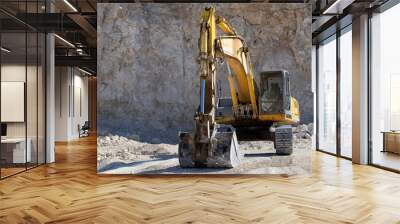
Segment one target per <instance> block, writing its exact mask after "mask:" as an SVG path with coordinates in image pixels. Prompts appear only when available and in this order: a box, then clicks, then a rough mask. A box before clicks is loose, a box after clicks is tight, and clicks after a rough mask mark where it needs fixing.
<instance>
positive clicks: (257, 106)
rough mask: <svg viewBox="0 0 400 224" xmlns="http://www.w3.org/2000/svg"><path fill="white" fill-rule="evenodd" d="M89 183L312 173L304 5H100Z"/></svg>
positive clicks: (306, 7) (308, 36)
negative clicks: (99, 176) (93, 179)
mask: <svg viewBox="0 0 400 224" xmlns="http://www.w3.org/2000/svg"><path fill="white" fill-rule="evenodd" d="M97 24H98V27H97V30H98V51H97V52H98V93H97V97H98V99H97V100H98V140H97V144H98V146H97V153H98V172H99V173H105V174H188V173H189V174H194V173H198V174H288V175H292V174H297V173H306V172H310V170H311V158H310V156H311V145H312V140H311V139H312V134H313V124H312V122H313V111H314V109H313V105H314V102H313V98H314V97H313V92H312V91H311V88H312V87H311V32H310V30H311V5H310V4H289V3H284V4H282V3H248V4H238V3H237V4H226V3H225V4H203V3H201V4H200V3H192V4H156V3H100V4H98V21H97Z"/></svg>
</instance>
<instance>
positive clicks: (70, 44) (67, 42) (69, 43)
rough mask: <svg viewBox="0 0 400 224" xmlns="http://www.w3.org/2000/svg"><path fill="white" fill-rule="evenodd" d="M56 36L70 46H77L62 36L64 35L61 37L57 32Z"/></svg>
mask: <svg viewBox="0 0 400 224" xmlns="http://www.w3.org/2000/svg"><path fill="white" fill-rule="evenodd" d="M54 36H55V37H57V38H58V39H59V40H61V41H62V42H64V43H65V44H67V45H68V46H70V47H73V48H75V45H73V44H72V43H71V42H69V41H68V40H66V39H64V38H62V37H60V36H59V35H57V34H54Z"/></svg>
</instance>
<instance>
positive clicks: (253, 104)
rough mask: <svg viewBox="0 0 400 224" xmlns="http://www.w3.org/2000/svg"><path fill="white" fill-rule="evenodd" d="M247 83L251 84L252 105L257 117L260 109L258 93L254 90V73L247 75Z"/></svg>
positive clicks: (254, 114) (254, 115) (254, 116)
mask: <svg viewBox="0 0 400 224" xmlns="http://www.w3.org/2000/svg"><path fill="white" fill-rule="evenodd" d="M247 84H248V86H249V94H250V100H251V106H252V108H253V118H256V117H257V114H258V110H257V101H256V95H255V92H254V80H253V75H251V74H250V75H248V76H247Z"/></svg>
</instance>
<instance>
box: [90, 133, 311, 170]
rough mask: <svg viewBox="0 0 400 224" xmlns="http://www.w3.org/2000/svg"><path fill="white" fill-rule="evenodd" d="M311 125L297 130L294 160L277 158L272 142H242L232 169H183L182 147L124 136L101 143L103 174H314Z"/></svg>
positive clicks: (100, 165) (101, 138)
mask: <svg viewBox="0 0 400 224" xmlns="http://www.w3.org/2000/svg"><path fill="white" fill-rule="evenodd" d="M310 128H312V126H311V127H310V125H309V126H308V127H307V126H306V125H304V126H302V127H300V126H299V127H297V128H295V129H294V132H295V134H294V136H295V137H294V149H293V154H292V155H290V156H277V155H275V154H274V153H275V150H274V148H273V143H272V142H271V141H240V142H239V146H240V152H241V154H242V159H241V164H240V165H239V166H238V167H235V168H231V169H210V168H207V169H205V168H201V169H196V168H190V169H188V168H185V169H184V168H180V166H179V161H178V145H174V144H150V143H144V142H140V141H137V140H133V139H127V138H125V137H120V136H100V137H98V141H97V144H98V146H97V157H98V158H97V162H98V166H97V168H98V172H99V173H101V174H287V175H294V174H299V173H302V174H303V173H309V172H311V148H312V145H311V144H312V143H311V133H312V130H311V131H310Z"/></svg>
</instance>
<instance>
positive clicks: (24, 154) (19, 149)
mask: <svg viewBox="0 0 400 224" xmlns="http://www.w3.org/2000/svg"><path fill="white" fill-rule="evenodd" d="M26 142H27V143H28V144H27V147H26V151H25V138H5V139H1V145H2V147H13V148H12V163H26V162H31V160H32V154H31V145H32V141H31V139H29V138H28V139H26ZM2 151H3V150H2Z"/></svg>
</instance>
